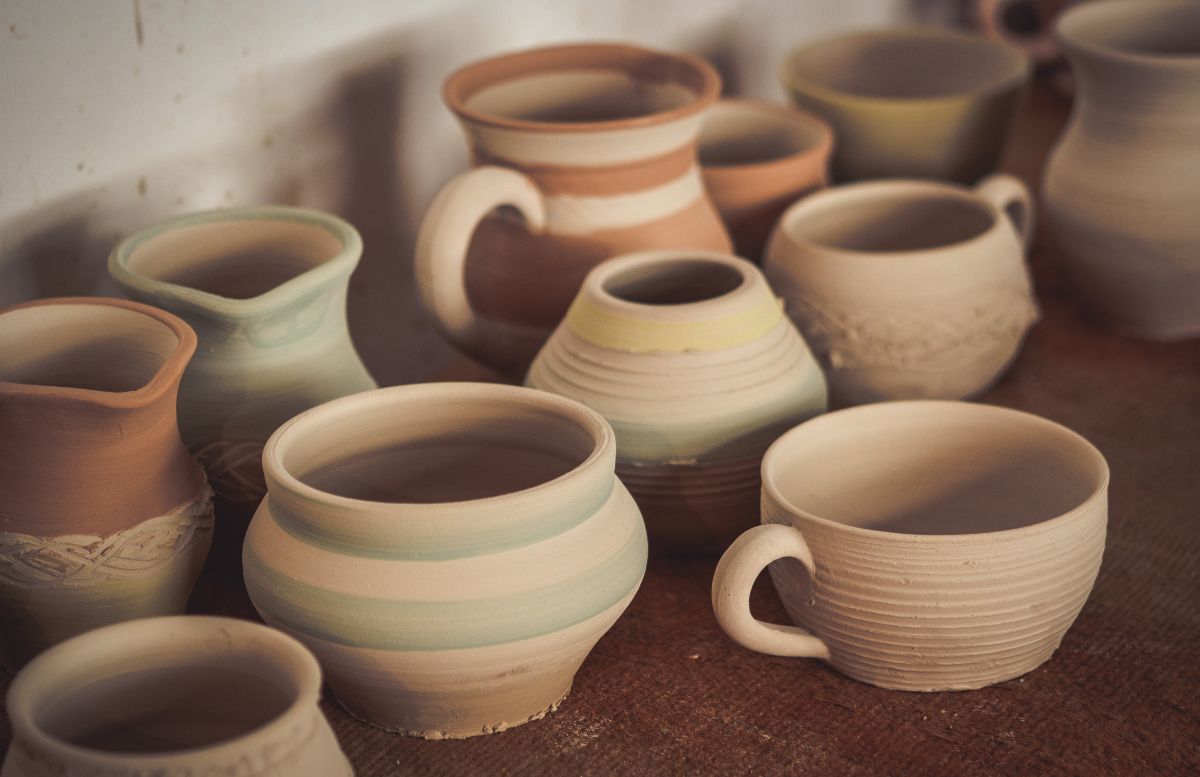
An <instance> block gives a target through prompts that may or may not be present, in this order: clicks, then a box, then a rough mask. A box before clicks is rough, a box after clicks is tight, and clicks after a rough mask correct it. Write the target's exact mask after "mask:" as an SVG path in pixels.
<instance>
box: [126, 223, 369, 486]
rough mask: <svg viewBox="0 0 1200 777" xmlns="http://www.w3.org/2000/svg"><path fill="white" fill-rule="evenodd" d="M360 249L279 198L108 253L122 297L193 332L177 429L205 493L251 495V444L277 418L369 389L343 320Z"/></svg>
mask: <svg viewBox="0 0 1200 777" xmlns="http://www.w3.org/2000/svg"><path fill="white" fill-rule="evenodd" d="M361 255H362V239H361V238H360V237H359V235H358V232H357V231H356V230H355V229H354V227H353V226H351V225H350V224H348V223H346V222H345V221H343V220H342V219H340V218H338V217H336V216H333V215H331V214H328V213H322V212H320V211H315V210H307V209H303V208H290V207H282V206H275V207H260V208H229V209H224V210H214V211H207V212H203V213H192V214H188V215H185V216H179V217H176V218H172V219H168V220H167V221H163V222H161V223H159V224H156V225H154V226H151V227H148V228H146V229H144V230H142V231H140V232H137V233H135V234H134V235H131V236H130V237H129V238H127V239H125V240H124V241H122V242H121V243H120V245H118V246H117V247H116V248H115V249H114V250H113V252H112V255H111V256H110V257H109V261H108V271H109V274H110V275H112V277H113V280H115V281H116V282H117V284H118V285H119V286H120V287H121V288H122V290H124V292H125V293H126V294H127V295H129V296H130V297H132V298H134V299H137V300H139V301H141V302H147V303H149V304H152V305H157V306H159V307H161V308H163V309H165V310H169V311H170V312H172V313H174V314H176V315H178V316H179V317H180V318H182V319H184V320H185V321H187V322H188V323H189V324H190V325H191V326H192V328H193V329H195V330H196V335H197V337H198V338H199V343H200V347H199V350H198V351H197V352H196V357H195V359H193V361H192V363H191V365H189V367H188V369H187V372H186V373H184V376H183V383H182V384H181V385H180V388H179V426H180V431H181V432H182V434H183V439H184V442H186V443H187V445H188V447H189V448H190V449H191V450H192V453H193V454H195V456H196V458H197V459H198V460H199V461H200V463H201V464H202V465H203V466H204V468H205V470H206V471H207V472H208V478H209V481H210V482H211V483H212V486H213V490H214V491H216V493H217V496H219V497H221V498H223V499H227V500H230V501H234V502H252V503H253V502H257V501H258V500H259V499H261V498H262V495H263V492H264V490H265V485H264V484H263V479H262V463H261V459H262V446H263V443H264V442H266V440H267V438H268V437H270V436H271V433H272V432H274V431H275V430H276V429H277V428H278V427H279V425H280V424H282V423H283V422H284V421H286V420H288V419H289V418H291V417H292V416H294V415H295V414H296V413H299V412H300V411H302V410H307V409H308V408H310V407H313V406H314V405H318V404H320V403H321V402H324V401H326V400H329V399H335V398H337V397H341V396H345V395H346V394H353V393H355V392H357V391H365V390H367V389H371V388H375V382H374V380H372V379H371V376H370V374H368V373H367V370H366V368H365V367H364V366H363V364H362V362H361V361H360V360H359V358H358V353H357V352H356V351H355V350H354V344H353V343H352V342H351V340H350V330H349V327H348V324H347V321H346V295H347V292H348V290H349V285H350V274H351V273H352V272H354V268H355V267H356V266H357V265H358V260H359V257H360V256H361Z"/></svg>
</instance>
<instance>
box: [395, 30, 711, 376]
mask: <svg viewBox="0 0 1200 777" xmlns="http://www.w3.org/2000/svg"><path fill="white" fill-rule="evenodd" d="M720 91H721V80H720V77H719V76H718V75H717V72H716V71H715V70H714V69H713V68H712V66H711V65H709V64H708V63H707V62H705V61H703V60H702V59H700V58H698V57H693V56H689V55H686V54H668V53H663V52H658V51H650V50H648V49H642V48H637V47H634V46H626V45H617V44H580V45H570V46H558V47H554V48H545V49H535V50H532V51H525V52H520V53H517V54H509V55H507V56H502V57H497V58H494V59H489V60H485V61H483V62H477V63H475V64H472V65H468V66H467V67H465V68H463V69H462V70H459V71H458V72H456V73H454V74H453V75H451V76H450V78H449V79H447V81H446V86H445V89H444V91H443V96H444V98H445V100H446V104H447V105H449V107H450V109H451V110H452V111H453V112H454V114H455V116H456V117H457V118H458V120H459V122H460V124H461V125H462V127H463V130H464V132H465V133H466V135H467V142H468V143H469V144H470V147H471V153H472V157H473V161H474V164H475V165H476V169H475V170H472V171H471V172H468V173H464V174H462V175H460V176H458V177H457V178H455V179H454V180H453V181H451V182H450V183H449V184H447V185H446V187H445V188H444V189H442V191H441V193H440V194H439V195H438V196H437V198H436V199H435V200H434V202H433V204H432V205H431V206H430V208H429V212H428V213H427V214H426V216H425V220H424V223H423V224H422V225H421V231H420V234H419V236H418V238H417V252H416V272H417V283H418V287H419V289H420V292H421V298H422V300H423V301H424V303H425V306H426V307H427V308H428V309H429V310H430V312H432V313H433V315H434V317H435V319H436V321H437V322H438V324H439V326H440V327H441V329H442V331H443V332H444V333H445V334H446V336H447V337H449V338H450V340H452V341H453V342H454V344H455V345H457V346H458V347H459V348H461V349H462V350H463V351H465V352H466V353H468V354H470V355H472V356H475V357H477V358H479V359H481V360H483V361H484V362H486V363H488V364H491V365H493V366H495V367H498V368H501V369H503V370H514V371H524V369H525V368H526V367H527V366H528V365H529V362H530V360H532V359H533V356H534V354H535V353H537V349H538V348H539V347H540V346H541V345H542V343H544V342H545V341H546V338H547V337H549V335H550V332H551V330H553V328H554V327H555V326H556V325H557V324H558V322H559V321H560V320H561V319H562V317H563V314H564V313H566V311H567V306H568V305H569V304H570V302H571V299H572V298H573V297H574V296H575V292H576V291H577V290H578V289H579V284H580V283H581V282H582V281H583V277H584V275H586V274H587V272H588V270H590V269H591V268H592V267H594V266H595V265H596V264H598V263H599V262H601V261H603V260H605V259H608V258H609V257H612V256H616V255H617V254H623V253H627V252H629V251H636V250H641V249H655V248H696V249H712V250H719V251H727V250H729V248H730V243H729V236H728V235H727V234H726V232H725V229H724V227H723V226H722V224H721V220H720V218H719V216H718V215H717V213H716V211H715V210H714V209H713V206H712V203H711V202H710V201H709V199H708V196H707V195H706V194H705V190H704V184H703V182H702V180H701V177H700V170H699V168H698V166H697V164H696V136H697V134H698V133H699V131H700V122H701V120H702V119H703V113H704V110H705V109H706V108H708V107H709V106H711V105H712V104H713V103H714V102H715V101H716V99H717V95H718V94H719V93H720ZM501 206H511V207H513V208H516V210H517V211H518V212H519V213H520V215H521V217H522V218H523V220H524V223H517V222H515V221H513V220H511V219H506V218H503V217H500V216H498V215H493V216H489V215H488V214H489V213H491V212H492V211H494V210H496V209H497V208H499V207H501ZM473 235H474V241H473V242H472V236H473Z"/></svg>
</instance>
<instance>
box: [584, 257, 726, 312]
mask: <svg viewBox="0 0 1200 777" xmlns="http://www.w3.org/2000/svg"><path fill="white" fill-rule="evenodd" d="M745 281H746V278H745V275H744V273H742V272H741V271H739V269H738V268H736V267H731V266H730V265H728V264H725V263H723V262H718V261H713V260H711V259H703V258H695V259H692V258H687V257H670V258H663V259H658V260H654V261H648V262H642V263H639V264H636V265H634V266H632V267H627V268H624V269H621V270H618V271H616V272H613V273H612V274H611V275H609V276H608V277H607V278H605V279H604V282H603V284H602V285H601V288H602V289H603V290H604V292H605V293H607V294H608V295H610V296H612V297H614V298H615V299H618V300H621V301H623V302H632V303H635V304H638V305H686V304H690V303H693V302H706V301H708V300H712V299H717V298H720V297H723V296H725V295H726V294H729V293H730V292H733V291H735V290H737V289H738V288H740V287H741V286H742V284H743V283H745Z"/></svg>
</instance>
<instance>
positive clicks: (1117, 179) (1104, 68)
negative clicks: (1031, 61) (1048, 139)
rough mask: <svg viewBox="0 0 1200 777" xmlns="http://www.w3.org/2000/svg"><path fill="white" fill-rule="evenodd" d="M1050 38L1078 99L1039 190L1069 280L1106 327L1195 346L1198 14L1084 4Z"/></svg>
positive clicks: (1178, 5)
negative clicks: (1055, 39) (1060, 50)
mask: <svg viewBox="0 0 1200 777" xmlns="http://www.w3.org/2000/svg"><path fill="white" fill-rule="evenodd" d="M1057 30H1058V36H1059V39H1060V40H1061V41H1062V44H1063V47H1064V49H1065V51H1066V53H1067V59H1068V60H1069V61H1070V63H1071V67H1072V69H1073V70H1074V73H1075V80H1076V84H1077V89H1078V98H1077V100H1076V103H1075V108H1074V112H1073V113H1072V115H1071V120H1070V123H1069V124H1068V125H1067V128H1066V130H1065V131H1064V132H1063V135H1062V138H1061V139H1060V140H1059V143H1058V145H1057V146H1056V147H1055V149H1054V151H1053V152H1052V153H1051V155H1050V159H1049V162H1048V163H1047V165H1046V175H1045V181H1044V183H1043V190H1042V191H1043V197H1044V199H1045V202H1046V209H1047V212H1048V213H1049V217H1050V222H1051V225H1052V226H1053V227H1054V233H1055V236H1056V237H1057V238H1058V242H1059V243H1060V244H1061V245H1062V249H1063V255H1064V259H1065V260H1066V263H1067V268H1068V270H1069V271H1070V275H1071V279H1072V281H1073V282H1074V285H1075V287H1076V289H1077V290H1078V292H1079V294H1080V296H1081V297H1082V298H1083V301H1084V302H1085V303H1086V305H1087V306H1088V307H1089V308H1090V309H1091V311H1092V312H1093V314H1094V315H1095V317H1096V318H1097V319H1098V321H1099V322H1100V323H1101V324H1102V325H1104V326H1106V327H1109V328H1111V329H1114V330H1116V331H1119V332H1123V333H1126V334H1129V335H1133V336H1135V337H1145V338H1149V339H1152V340H1180V339H1184V338H1190V337H1196V336H1200V219H1197V217H1196V214H1197V207H1198V206H1200V142H1198V140H1197V139H1198V138H1200V87H1198V85H1200V5H1197V4H1196V3H1195V2H1187V1H1186V0H1176V1H1172V0H1138V1H1137V2H1133V1H1132V0H1131V1H1130V2H1095V3H1085V4H1083V5H1080V6H1079V7H1078V8H1074V9H1072V10H1070V11H1068V12H1067V13H1065V14H1064V15H1063V16H1062V17H1061V18H1060V20H1059V23H1058V27H1057Z"/></svg>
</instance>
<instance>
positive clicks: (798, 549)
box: [712, 524, 829, 660]
mask: <svg viewBox="0 0 1200 777" xmlns="http://www.w3.org/2000/svg"><path fill="white" fill-rule="evenodd" d="M781 558H794V559H797V560H799V561H800V563H801V564H803V565H804V568H805V569H807V570H808V574H809V575H814V574H816V565H815V564H814V563H813V558H812V553H810V552H809V550H808V544H807V543H806V542H805V541H804V537H802V536H801V535H800V532H799V531H798V530H797V529H795V528H794V527H792V526H785V525H783V524H765V525H763V526H755V527H754V528H753V529H749V530H747V531H745V532H743V533H742V536H740V537H738V538H737V539H736V540H735V541H734V543H733V544H732V545H730V546H729V549H728V550H726V551H725V555H723V556H721V561H720V562H719V563H718V564H717V571H716V573H715V574H714V575H713V585H712V604H713V613H714V614H716V616H717V623H719V624H720V625H721V628H722V629H724V631H725V633H726V634H728V635H729V636H730V638H731V639H733V641H734V642H736V643H738V644H739V645H741V646H742V647H744V648H747V649H749V650H754V651H757V652H759V653H766V654H767V655H772V656H798V657H802V658H821V659H826V660H827V659H828V658H829V648H828V647H827V646H826V645H825V643H824V642H822V641H821V640H820V638H818V637H816V636H815V635H813V634H812V633H810V632H808V631H805V630H804V629H801V628H797V627H796V626H780V625H776V624H774V623H766V622H764V621H760V620H758V619H757V618H755V617H754V616H753V615H751V614H750V588H751V586H753V585H754V581H755V579H756V578H757V577H758V576H759V574H760V573H761V572H762V571H763V570H764V569H766V568H767V565H768V564H770V563H771V562H772V561H776V560H778V559H781Z"/></svg>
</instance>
